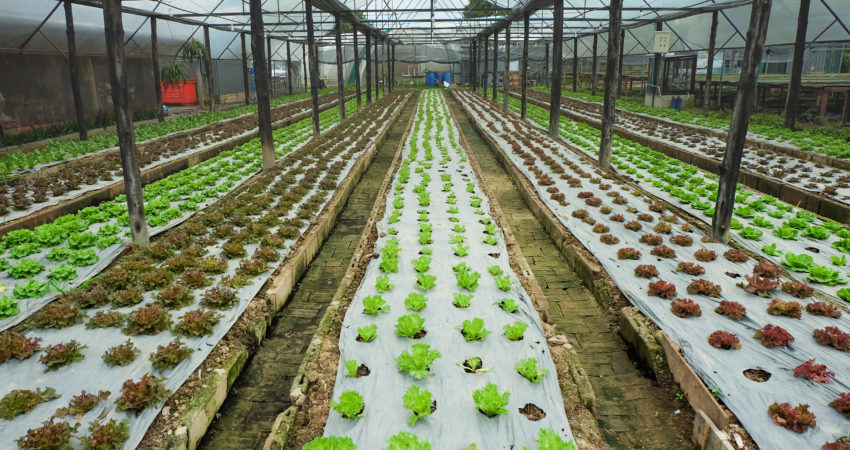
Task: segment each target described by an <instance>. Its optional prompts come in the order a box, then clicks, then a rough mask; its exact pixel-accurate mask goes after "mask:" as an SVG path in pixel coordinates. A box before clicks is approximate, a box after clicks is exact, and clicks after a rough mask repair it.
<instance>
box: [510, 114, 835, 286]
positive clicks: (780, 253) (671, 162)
mask: <svg viewBox="0 0 850 450" xmlns="http://www.w3.org/2000/svg"><path fill="white" fill-rule="evenodd" d="M511 107H512V109H514V110H518V109H519V101H518V100H516V99H512V100H511ZM528 117H529V118H530V119H531V120H532V121H533V122H535V123H537V124H538V125H540V126H546V125H547V123H548V111H546V110H544V109H543V108H539V107H537V106H533V105H530V106H529V111H528ZM560 133H561V136H562V137H563V138H564V139H565V140H567V141H569V142H570V143H572V144H574V145H575V146H576V147H577V148H579V149H580V150H581V151H582V152H584V153H585V154H587V155H588V156H591V157H593V158H596V157H597V154H598V151H599V138H600V134H601V133H600V131H599V130H596V129H595V128H592V127H590V126H588V125H585V124H582V123H580V122H575V121H572V120H569V119H566V118H563V120H562V123H561V129H560ZM612 147H613V148H612V157H611V164H612V165H613V167H614V168H615V170H616V171H618V172H620V173H621V174H623V175H625V176H628V177H630V178H632V179H633V180H634V181H635V183H636V184H638V185H640V186H641V188H643V189H644V190H645V191H647V192H649V193H651V194H652V195H655V196H657V197H659V198H663V199H665V200H666V201H668V202H670V203H671V204H675V205H676V206H677V207H679V208H681V209H683V210H685V211H687V212H688V213H690V214H691V215H693V216H694V217H697V218H699V219H700V220H702V221H704V222H705V223H707V224H711V220H712V217H713V216H714V204H715V201H716V199H717V189H718V188H717V186H718V185H717V178H718V177H717V175H715V174H713V173H710V172H706V171H703V170H700V169H698V168H696V167H695V166H691V165H688V164H684V163H682V162H681V161H679V160H678V159H675V158H672V157H669V156H667V155H664V154H663V153H659V152H656V151H653V150H651V149H649V148H647V147H644V146H642V145H640V144H636V143H634V142H631V141H628V140H626V139H622V138H620V137H618V136H615V137H614V142H613V145H612ZM737 192H738V194H737V195H736V197H735V210H734V212H735V217H734V218H733V219H732V224H731V226H732V229H733V232H732V234H733V239H734V240H735V242H737V243H738V244H739V245H742V246H743V247H745V248H747V249H748V250H751V251H753V252H755V253H757V254H760V255H761V256H763V257H764V258H766V259H768V260H770V261H772V262H774V263H776V264H781V265H782V266H783V267H785V268H786V269H788V270H789V271H790V272H791V277H793V278H794V279H796V280H798V281H801V282H807V283H814V284H818V288H819V290H820V291H822V292H824V293H826V294H828V295H830V296H832V297H833V298H841V299H843V300H847V301H850V289H846V288H843V287H842V286H843V285H845V284H847V278H846V277H848V276H849V275H850V274H848V273H847V272H846V270H847V269H846V267H845V266H846V264H847V256H846V255H845V254H846V253H850V230H847V229H846V228H845V227H844V226H842V225H841V224H839V223H837V222H833V221H826V222H824V221H822V220H820V219H818V217H817V216H816V215H815V214H814V213H811V212H808V211H805V210H802V209H799V208H795V207H793V206H792V205H789V204H787V203H783V202H781V201H779V200H777V199H776V198H774V197H771V196H769V195H761V194H759V193H757V192H756V191H753V190H751V189H748V188H746V187H744V186H742V185H740V184H739V185H738V187H737Z"/></svg>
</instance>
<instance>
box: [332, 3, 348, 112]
mask: <svg viewBox="0 0 850 450" xmlns="http://www.w3.org/2000/svg"><path fill="white" fill-rule="evenodd" d="M334 28H336V33H335V34H334V41H335V44H336V92H337V94H336V95H337V98H339V121H340V122H342V121H344V120H345V79H344V78H343V75H342V21H341V20H339V15H336V16H334Z"/></svg>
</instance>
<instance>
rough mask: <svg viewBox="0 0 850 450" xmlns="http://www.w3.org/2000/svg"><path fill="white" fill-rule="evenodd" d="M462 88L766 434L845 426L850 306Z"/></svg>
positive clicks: (580, 229)
mask: <svg viewBox="0 0 850 450" xmlns="http://www.w3.org/2000/svg"><path fill="white" fill-rule="evenodd" d="M457 96H458V97H459V98H460V100H461V101H462V103H463V104H464V106H465V107H466V108H467V110H469V111H470V113H471V115H472V116H473V117H475V119H476V120H477V121H478V124H479V126H480V127H481V128H482V129H483V130H485V131H486V132H488V133H489V134H490V136H491V137H492V138H493V139H494V141H495V142H496V143H497V145H498V146H499V147H500V148H501V149H502V151H503V152H504V154H505V155H506V156H507V158H508V159H509V160H510V162H512V163H513V164H514V165H515V166H516V168H517V169H518V170H520V171H521V172H522V173H523V174H524V175H525V177H526V178H527V179H528V180H529V181H530V182H531V183H532V184H533V185H534V189H535V190H536V192H537V194H538V196H539V197H540V199H541V200H542V201H543V203H544V204H545V205H546V206H547V207H548V208H549V209H550V210H551V211H552V212H553V214H554V215H555V216H556V217H557V218H558V220H559V221H560V222H561V223H562V224H563V225H564V226H565V227H566V228H567V229H569V231H570V232H571V233H572V234H573V235H574V236H575V237H576V238H577V239H578V240H579V242H581V243H582V244H583V245H584V246H585V247H586V248H587V249H588V251H589V252H590V253H591V254H593V255H594V256H595V257H596V258H597V260H598V261H599V263H600V264H601V265H602V266H603V267H604V268H605V270H606V271H607V273H608V274H609V275H610V276H611V277H612V279H613V280H614V282H615V283H616V284H617V286H618V287H619V289H620V291H622V292H623V294H624V295H625V296H626V297H627V298H628V299H629V301H630V302H632V303H633V304H634V305H635V306H637V307H638V308H639V309H640V310H641V311H642V312H643V313H644V314H645V315H646V316H647V317H649V318H650V319H652V320H653V321H654V322H655V323H656V324H657V325H658V326H659V327H660V328H661V329H662V330H664V331H665V332H666V333H667V334H668V335H669V336H670V337H671V338H672V339H673V340H674V341H675V342H677V343H678V344H679V345H680V347H681V349H682V353H683V355H684V356H685V358H686V359H687V361H688V362H689V363H690V365H691V366H692V367H693V368H694V370H695V371H696V372H697V373H698V374H699V375H700V377H701V378H702V380H703V381H704V382H705V383H706V385H708V386H710V387H713V388H716V389H718V390H719V391H718V392H722V393H723V394H722V397H721V400H722V401H723V402H725V403H726V405H728V406H729V408H730V409H731V410H732V411H733V412H734V413H735V414H736V415H737V417H738V419H739V420H740V421H741V422H742V423H743V424H744V426H745V427H746V428H747V430H748V431H749V433H750V434H751V435H752V436H753V438H754V439H755V441H756V443H758V444H759V446H761V447H762V448H789V447H793V448H812V447H813V445H815V444H816V446H820V445H821V444H824V443H826V442H828V441H835V440H836V439H837V438H839V437H840V436H841V435H843V434H846V433H842V432H841V430H846V429H847V426H848V422H847V419H845V414H847V413H848V412H850V409H848V407H847V401H848V399H850V393H849V392H848V391H850V384H848V381H847V374H845V373H843V372H842V371H841V370H842V369H843V368H844V367H845V366H846V365H845V364H844V363H843V362H844V361H845V358H846V353H845V351H847V350H848V349H850V334H847V331H850V320H848V318H847V316H846V314H842V311H841V310H840V309H838V308H836V307H835V306H834V305H832V304H831V303H830V302H824V301H822V300H821V299H819V298H818V297H816V296H813V294H814V292H815V289H814V288H812V287H811V286H809V285H807V284H804V283H801V282H799V281H796V280H792V279H789V278H787V277H786V276H785V275H784V274H783V271H782V268H781V267H779V266H778V265H776V264H772V263H769V262H764V263H759V262H757V261H754V260H751V259H750V258H749V256H748V255H747V254H746V253H745V252H743V251H741V250H737V249H734V248H731V247H728V246H726V245H724V244H720V243H717V242H714V241H713V240H712V239H710V238H709V237H708V236H706V235H704V234H702V233H701V232H699V231H698V230H695V229H693V228H692V227H691V226H690V225H689V224H688V223H687V222H686V221H683V220H682V219H681V218H680V217H678V216H676V215H675V214H674V213H671V211H670V205H669V204H668V203H666V202H663V201H654V200H652V199H650V198H649V197H647V196H646V195H645V194H644V193H643V191H641V190H639V189H635V190H631V189H630V188H629V187H628V186H627V185H625V184H623V183H622V182H620V181H618V180H617V179H615V178H612V177H611V176H610V175H608V174H607V173H606V172H604V171H601V170H599V169H598V166H597V165H596V164H595V163H593V162H591V161H588V160H587V159H586V158H583V157H581V156H579V155H578V154H576V153H573V152H572V151H571V150H570V149H569V148H567V147H565V146H563V145H561V144H560V143H559V142H557V141H555V140H552V139H550V138H548V137H547V136H546V135H545V133H544V132H543V130H541V129H540V128H539V127H537V126H535V125H532V124H529V123H528V122H525V121H520V120H518V117H517V116H516V115H515V114H513V113H506V112H505V111H504V110H502V109H501V108H498V107H496V106H495V105H493V104H492V103H491V102H489V101H487V100H484V99H482V98H481V97H480V96H478V95H477V94H472V93H468V92H458V94H457ZM815 418H816V420H815ZM780 427H785V428H787V429H788V430H790V431H788V432H786V431H784V430H783V429H782V428H780Z"/></svg>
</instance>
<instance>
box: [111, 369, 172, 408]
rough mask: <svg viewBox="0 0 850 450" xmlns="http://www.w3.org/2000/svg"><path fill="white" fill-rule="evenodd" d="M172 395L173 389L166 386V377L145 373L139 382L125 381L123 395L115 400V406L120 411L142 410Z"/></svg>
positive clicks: (122, 389) (122, 388)
mask: <svg viewBox="0 0 850 450" xmlns="http://www.w3.org/2000/svg"><path fill="white" fill-rule="evenodd" d="M170 395H171V391H170V390H168V389H166V388H165V378H157V377H155V376H153V375H151V374H145V375H144V376H142V378H141V379H140V380H139V381H138V382H135V381H133V380H125V381H124V385H123V386H122V387H121V396H120V397H118V399H116V400H115V406H116V407H117V408H118V411H136V412H141V411H142V410H143V409H145V408H147V407H149V406H153V405H155V404H157V403H159V402H162V401H164V400H165V399H167V398H168V397H169V396H170Z"/></svg>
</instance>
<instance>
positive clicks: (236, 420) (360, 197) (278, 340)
mask: <svg viewBox="0 0 850 450" xmlns="http://www.w3.org/2000/svg"><path fill="white" fill-rule="evenodd" d="M417 103H418V102H417V101H416V99H415V98H413V99H410V101H408V103H407V105H406V106H405V107H404V110H403V111H402V113H401V114H400V115H399V117H398V119H397V120H396V122H395V123H394V124H393V125H392V126H391V128H390V131H389V132H388V133H387V136H386V139H384V142H383V144H382V145H381V146H380V148H379V149H378V151H377V152H376V154H375V159H374V161H372V164H371V166H369V169H368V170H367V171H366V173H365V174H364V175H363V177H362V178H361V180H360V182H359V183H358V185H357V187H356V188H355V189H354V191H353V192H352V194H351V197H350V198H349V200H348V203H347V204H346V206H345V210H344V211H343V212H342V214H341V215H340V218H339V220H338V221H337V223H336V225H335V226H334V229H333V231H332V232H331V234H330V236H328V239H327V240H326V241H325V244H324V245H323V246H322V249H321V251H320V252H319V255H318V256H316V258H315V259H314V260H313V262H312V264H311V265H310V268H309V269H308V270H307V273H306V274H304V277H302V279H301V281H300V282H299V284H298V285H297V286H296V287H295V291H294V292H293V293H292V294H291V295H290V298H289V301H288V302H287V304H286V305H285V306H284V307H283V308H282V309H281V310H280V311H279V312H278V314H277V315H276V316H275V318H274V322H273V323H272V325H271V327H270V328H269V331H268V333H267V334H266V339H265V341H264V342H263V345H262V347H260V349H258V350H257V352H256V354H254V356H253V357H252V358H251V359H250V360H249V361H248V363H247V364H246V365H245V368H244V369H243V371H242V374H241V375H240V376H239V378H238V379H237V380H236V383H234V385H233V387H232V389H231V391H230V393H229V395H228V396H227V400H226V401H225V402H224V405H223V406H222V408H221V410H220V411H219V414H218V415H217V418H216V420H215V421H213V423H212V424H211V425H210V428H209V430H208V431H207V434H206V435H205V436H204V439H203V440H202V441H201V443H200V445H199V448H201V449H222V450H223V449H240V450H247V449H260V448H262V447H263V443H264V442H265V439H266V437H267V436H268V433H269V431H271V426H272V422H274V420H275V417H277V415H278V414H279V413H281V412H282V411H283V410H285V409H286V408H288V407H289V406H290V403H291V402H290V399H289V388H290V387H291V386H292V381H293V378H294V376H295V374H296V372H297V371H298V367H299V366H300V365H301V361H302V360H303V359H304V352H306V351H307V347H308V346H309V345H310V341H311V339H312V338H313V335H314V334H315V332H316V328H317V327H318V324H319V321H320V320H321V318H322V316H323V315H324V313H325V308H326V307H327V305H328V303H330V301H331V298H332V297H333V295H334V293H335V292H336V290H337V287H338V285H339V280H340V279H342V277H343V276H344V275H345V270H346V268H347V267H348V263H349V260H350V259H351V256H352V255H353V254H354V250H355V248H356V247H357V243H358V242H359V241H360V235H361V234H362V233H363V226H364V225H365V223H366V220H367V219H368V217H369V214H370V213H371V211H372V206H373V205H374V203H375V200H376V198H377V195H378V190H379V189H380V188H381V183H382V182H383V180H384V177H385V175H386V173H387V170H389V167H390V165H391V164H392V160H393V157H394V156H395V151H396V150H397V148H398V144H399V141H400V140H401V136H402V135H403V134H404V131H405V128H406V126H407V124H408V121H409V118H410V115H411V114H413V113H414V112H415V111H416V105H417Z"/></svg>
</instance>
